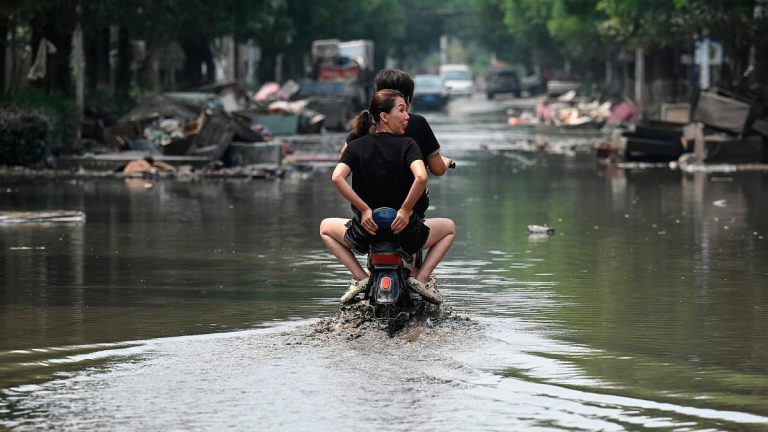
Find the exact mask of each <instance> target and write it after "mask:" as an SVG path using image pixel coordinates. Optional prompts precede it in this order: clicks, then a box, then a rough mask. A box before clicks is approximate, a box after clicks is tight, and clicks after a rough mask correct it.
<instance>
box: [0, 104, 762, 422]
mask: <svg viewBox="0 0 768 432" xmlns="http://www.w3.org/2000/svg"><path fill="white" fill-rule="evenodd" d="M498 119H499V118H498V117H494V116H456V115H453V116H450V115H434V116H432V121H433V123H434V128H435V130H436V133H437V134H438V137H439V138H440V139H441V142H442V143H443V146H444V148H445V150H446V153H450V154H453V155H456V156H457V157H458V159H459V169H457V170H456V171H455V172H451V173H450V174H449V175H448V176H447V177H444V178H440V179H435V180H434V181H432V182H431V186H430V187H431V190H432V204H433V208H432V209H431V214H433V215H441V216H448V217H451V218H453V219H454V220H456V222H457V225H458V227H459V234H458V237H457V241H456V243H455V246H454V248H453V250H452V251H451V253H450V254H449V256H448V258H447V261H446V262H445V263H444V264H443V265H442V266H441V267H439V269H438V270H439V271H438V275H437V276H438V278H439V283H440V288H441V290H442V291H443V292H444V294H445V295H446V296H447V297H448V298H449V303H450V304H449V307H450V309H451V317H452V318H451V319H446V320H444V321H442V322H439V323H434V325H432V326H430V325H426V324H425V325H420V326H414V327H412V328H409V329H407V330H406V331H404V332H402V333H400V334H398V335H396V336H395V337H393V338H388V337H387V336H386V335H385V334H384V333H382V332H380V331H376V330H375V329H367V328H365V326H363V327H362V328H360V329H354V330H352V329H349V328H345V327H343V326H336V325H335V323H336V321H334V316H335V314H336V312H337V310H338V305H337V303H336V299H337V298H338V296H339V295H340V294H341V292H342V286H343V283H344V281H345V280H346V279H347V276H346V274H345V272H344V271H343V269H342V268H341V267H340V266H339V265H338V264H336V263H335V261H334V260H333V258H332V257H331V256H330V255H329V254H328V253H326V252H325V251H324V250H323V247H322V244H321V242H320V240H319V238H318V237H317V234H316V232H317V225H318V223H319V221H320V220H321V219H322V218H323V217H327V216H332V215H341V214H346V212H347V211H348V209H347V207H346V205H345V204H344V203H343V202H342V201H341V199H340V198H338V197H337V195H336V193H335V192H334V191H333V189H332V187H331V185H330V182H328V181H327V177H328V173H316V174H305V175H296V176H292V177H290V178H288V179H285V180H281V181H275V182H260V181H259V182H244V181H193V182H173V181H152V182H144V181H138V182H129V183H126V182H124V181H119V180H104V179H102V180H98V181H94V180H62V181H51V180H30V179H18V178H16V179H13V178H5V179H2V180H0V210H9V209H24V210H36V209H60V208H63V209H77V210H83V211H85V212H86V214H87V221H86V222H85V223H83V224H70V225H47V226H41V225H19V226H3V227H0V251H1V252H0V260H1V261H0V270H1V271H0V286H2V291H0V388H3V390H2V393H0V427H9V428H13V429H18V430H37V429H41V428H57V429H78V430H81V429H86V430H88V429H116V430H134V429H137V428H142V429H161V430H167V429H184V430H186V429H191V430H220V429H223V428H230V429H254V428H259V429H267V430H276V429H277V430H306V429H307V428H309V427H311V428H312V429H316V430H348V429H352V428H353V427H356V428H359V427H363V428H365V429H374V428H384V427H387V428H388V429H394V430H466V429H479V430H522V429H542V430H551V429H569V430H638V429H645V428H659V429H662V430H702V429H708V430H734V429H747V430H751V429H754V430H768V403H766V401H767V400H768V378H766V376H768V374H767V372H768V370H767V368H768V366H767V365H768V334H766V333H767V332H768V295H766V294H767V291H766V288H765V287H766V283H765V281H766V276H768V269H766V266H765V264H766V263H768V246H767V245H766V241H767V240H766V239H765V236H766V234H768V219H766V218H765V217H764V216H763V215H764V214H765V213H766V210H768V209H767V208H766V206H768V204H765V203H767V202H768V200H766V197H767V195H766V193H767V191H766V188H767V187H768V186H767V185H768V177H766V176H765V175H762V174H759V173H730V174H696V175H687V174H681V173H679V172H671V171H666V170H645V171H621V170H605V169H600V168H598V167H596V165H595V164H594V161H593V157H592V155H591V154H589V153H584V152H582V151H581V150H580V149H581V148H582V147H584V146H588V145H589V144H590V142H592V141H593V140H595V139H597V138H595V137H594V136H592V135H588V134H587V135H585V134H571V135H559V136H537V135H536V134H535V133H534V132H533V131H517V132H514V133H512V132H510V131H509V130H507V129H506V128H505V127H503V126H501V125H499V126H496V125H495V124H494V123H492V121H496V120H498ZM540 148H546V149H548V152H541V151H533V150H535V149H540ZM528 224H549V225H550V226H552V227H554V228H555V229H556V232H555V235H554V236H551V237H544V238H529V237H528V236H527V234H526V232H525V227H526V225H528ZM457 317H459V318H469V320H464V319H457Z"/></svg>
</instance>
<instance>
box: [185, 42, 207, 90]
mask: <svg viewBox="0 0 768 432" xmlns="http://www.w3.org/2000/svg"><path fill="white" fill-rule="evenodd" d="M181 47H182V48H183V49H184V53H185V54H186V55H187V57H186V59H185V60H184V70H183V71H182V79H181V86H182V87H184V88H194V87H199V86H201V85H203V84H206V83H207V82H212V80H211V76H214V67H215V66H214V63H213V53H211V48H210V46H209V43H208V40H207V39H206V38H204V37H202V36H192V37H189V38H187V39H184V40H183V41H182V42H181ZM203 63H205V64H206V76H205V77H204V76H203V71H202V65H203Z"/></svg>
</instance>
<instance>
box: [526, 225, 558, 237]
mask: <svg viewBox="0 0 768 432" xmlns="http://www.w3.org/2000/svg"><path fill="white" fill-rule="evenodd" d="M527 231H528V234H544V235H554V234H555V229H554V228H551V227H548V226H546V225H528V227H527Z"/></svg>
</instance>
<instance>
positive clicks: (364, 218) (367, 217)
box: [360, 208, 379, 235]
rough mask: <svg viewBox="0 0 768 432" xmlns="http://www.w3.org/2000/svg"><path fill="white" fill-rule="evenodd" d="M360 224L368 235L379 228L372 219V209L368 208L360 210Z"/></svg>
mask: <svg viewBox="0 0 768 432" xmlns="http://www.w3.org/2000/svg"><path fill="white" fill-rule="evenodd" d="M360 224H361V225H362V226H363V228H364V229H365V230H366V231H368V234H370V235H375V234H376V230H377V229H378V228H379V226H378V225H376V222H374V221H373V210H371V209H370V208H368V209H366V210H363V211H362V212H360Z"/></svg>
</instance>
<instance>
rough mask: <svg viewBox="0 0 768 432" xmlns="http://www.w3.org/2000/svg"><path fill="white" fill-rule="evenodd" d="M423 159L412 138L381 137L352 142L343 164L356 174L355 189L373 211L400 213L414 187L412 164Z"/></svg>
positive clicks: (353, 180)
mask: <svg viewBox="0 0 768 432" xmlns="http://www.w3.org/2000/svg"><path fill="white" fill-rule="evenodd" d="M421 158H422V157H421V152H420V151H419V146H418V145H416V142H415V141H414V140H413V139H412V138H408V137H405V136H402V135H399V136H398V135H393V134H390V133H377V134H375V135H365V136H363V137H360V138H359V139H356V140H353V141H352V142H350V143H349V144H348V145H347V150H346V151H345V152H344V153H343V154H342V155H341V159H340V162H342V163H344V164H346V165H347V166H349V168H350V169H351V170H352V189H353V190H354V191H355V193H356V194H357V195H358V196H360V198H361V199H362V200H363V201H365V203H366V204H368V206H369V207H370V208H371V209H376V208H378V207H391V208H393V209H395V210H397V209H399V208H400V206H402V205H403V202H404V201H405V198H406V197H407V196H408V191H410V190H411V186H412V185H413V179H414V178H413V172H411V163H413V162H414V161H417V160H419V159H421ZM352 210H353V211H354V212H355V214H358V211H357V209H355V208H354V206H352Z"/></svg>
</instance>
